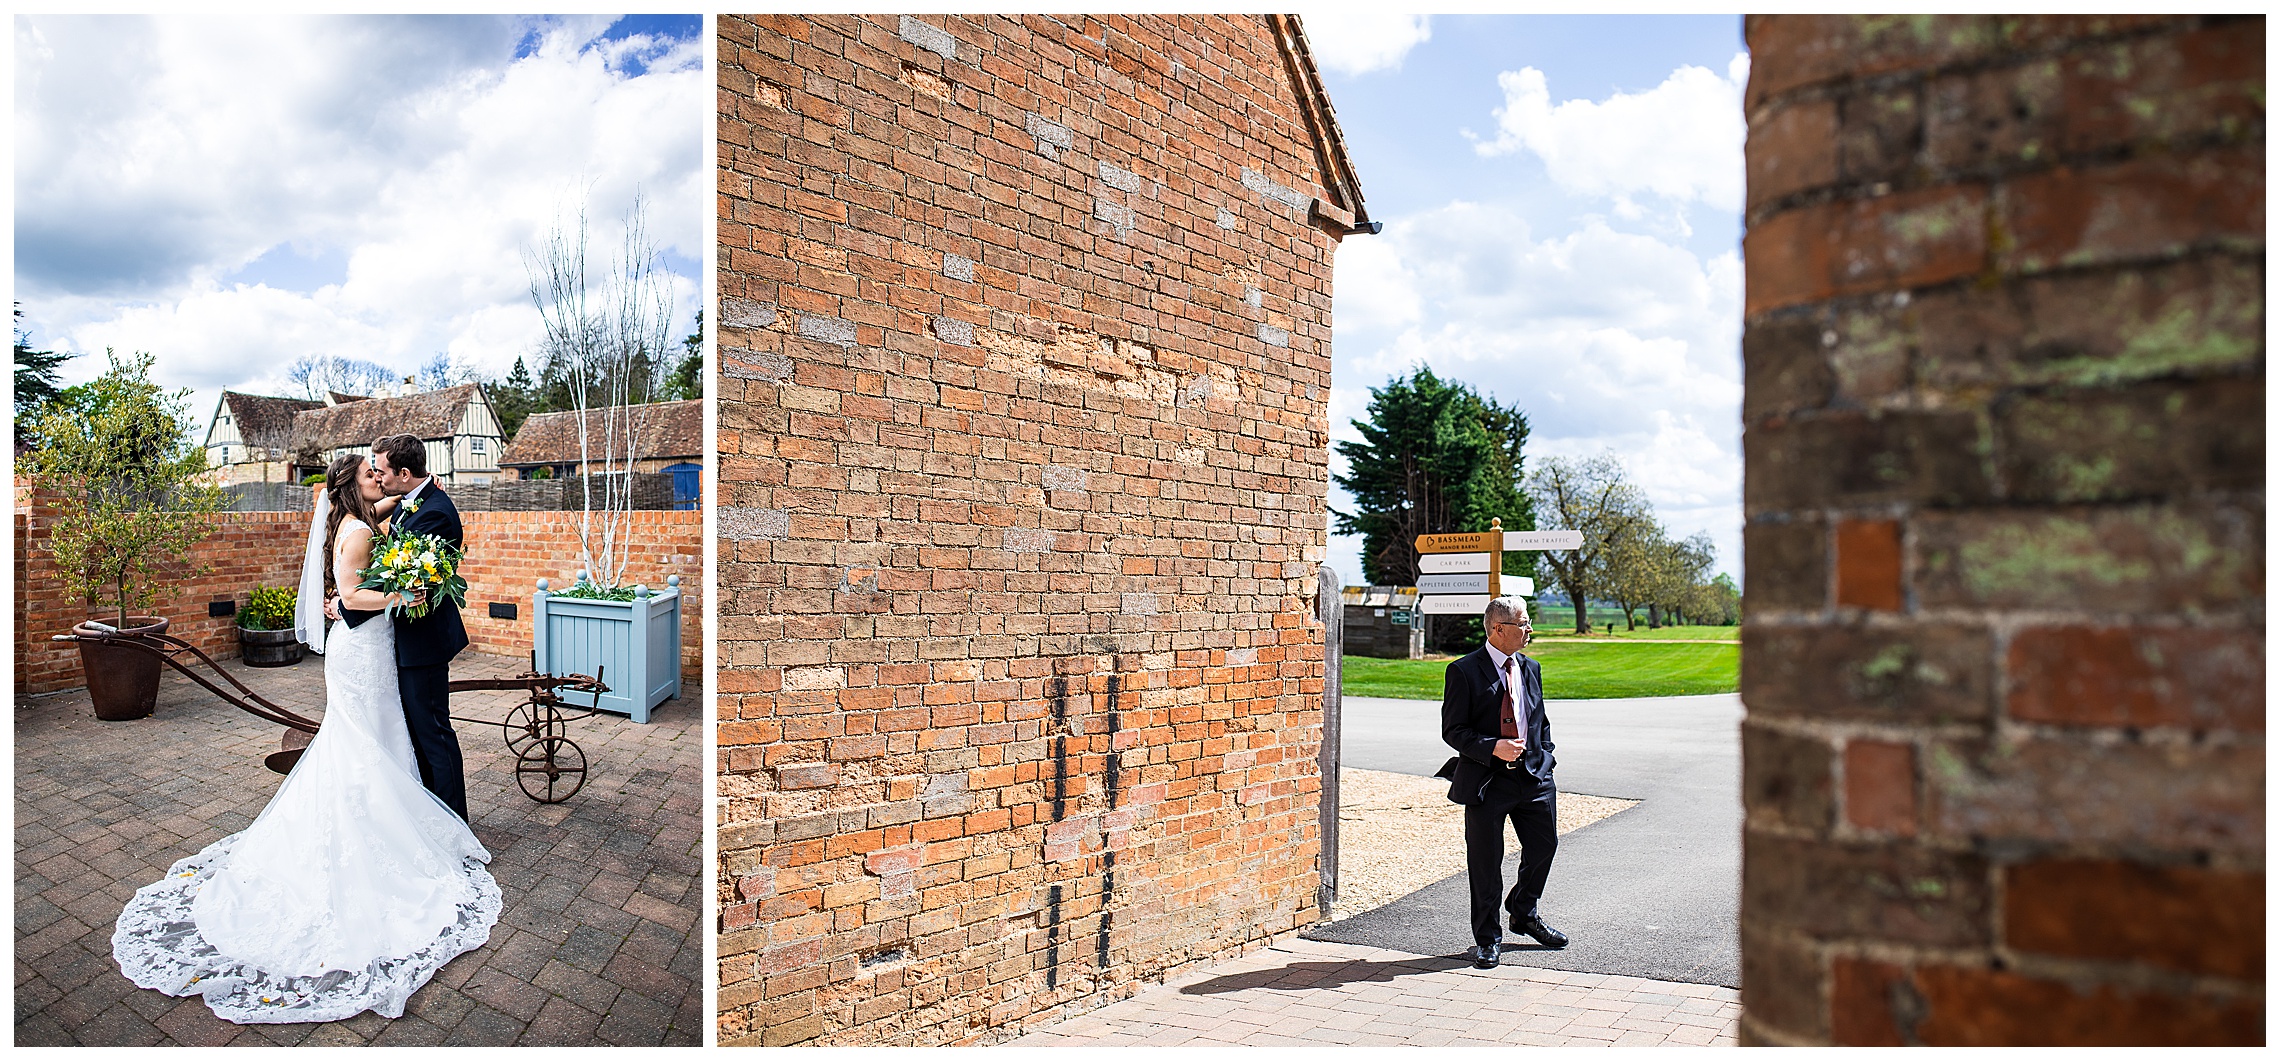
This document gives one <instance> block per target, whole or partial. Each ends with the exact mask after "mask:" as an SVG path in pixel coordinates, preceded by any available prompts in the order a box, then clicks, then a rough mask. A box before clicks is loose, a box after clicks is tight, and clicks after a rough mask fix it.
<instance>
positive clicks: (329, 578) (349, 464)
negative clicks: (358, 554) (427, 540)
mask: <svg viewBox="0 0 2280 1061" xmlns="http://www.w3.org/2000/svg"><path fill="white" fill-rule="evenodd" d="M363 477H364V458H363V457H362V456H360V455H358V454H354V453H351V454H348V455H347V456H345V457H342V458H340V459H339V460H336V461H334V462H332V467H330V468H327V469H325V497H326V498H327V499H329V500H330V501H331V502H332V508H331V510H330V511H328V512H327V513H325V588H326V589H328V590H331V591H332V592H333V593H336V594H337V593H339V592H340V587H339V586H337V585H334V584H333V561H334V560H335V559H337V557H335V556H334V554H333V550H334V549H336V548H338V544H337V543H338V542H339V541H340V523H341V521H342V520H344V519H347V518H348V517H350V516H355V517H356V518H357V519H360V520H363V521H364V525H365V526H367V527H370V528H372V530H373V532H374V533H378V532H379V530H380V513H379V512H378V511H377V510H376V509H374V508H373V507H372V502H370V501H366V500H365V499H364V491H363V489H362V485H363V484H361V483H359V482H358V481H357V480H359V479H361V478H363Z"/></svg>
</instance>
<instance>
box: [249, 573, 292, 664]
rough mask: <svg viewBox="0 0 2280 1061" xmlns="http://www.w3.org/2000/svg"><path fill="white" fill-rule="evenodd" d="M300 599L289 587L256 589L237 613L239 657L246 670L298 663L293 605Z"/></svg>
mask: <svg viewBox="0 0 2280 1061" xmlns="http://www.w3.org/2000/svg"><path fill="white" fill-rule="evenodd" d="M299 596H300V594H299V593H297V592H295V591H294V590H293V589H292V588H291V587H289V586H255V587H253V593H252V595H251V596H249V597H248V598H247V600H246V605H245V607H243V608H240V609H238V655H239V657H240V658H242V659H244V660H245V665H246V666H248V667H290V666H292V665H294V664H296V663H299V662H301V650H302V649H303V648H304V647H305V646H303V645H302V644H301V636H300V633H299V632H298V631H296V630H294V629H293V605H294V602H295V599H296V598H298V597H299Z"/></svg>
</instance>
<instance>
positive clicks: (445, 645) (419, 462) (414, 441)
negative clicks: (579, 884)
mask: <svg viewBox="0 0 2280 1061" xmlns="http://www.w3.org/2000/svg"><path fill="white" fill-rule="evenodd" d="M372 462H373V467H375V468H377V469H379V472H380V487H381V489H383V490H386V491H387V492H389V493H391V494H396V495H399V496H401V497H402V498H403V501H402V502H401V503H400V504H398V505H397V507H396V515H395V519H394V521H393V523H392V524H391V526H392V527H393V528H394V529H396V530H405V531H411V532H413V533H415V534H433V535H435V536H436V537H439V538H442V539H443V540H444V541H447V542H450V543H451V545H452V548H455V549H464V548H466V547H467V546H466V538H465V536H464V533H463V532H462V531H461V529H460V526H459V509H458V508H457V507H456V506H454V505H453V504H452V503H451V495H449V494H446V493H444V492H443V487H442V486H440V485H438V484H437V483H436V481H435V479H434V478H433V477H431V476H429V475H428V468H427V444H426V443H424V442H421V441H420V440H419V438H418V437H417V436H414V435H390V436H388V437H387V438H383V439H381V440H380V441H378V442H375V443H373V444H372ZM466 647H467V627H466V626H465V625H464V624H462V623H461V622H460V621H459V606H458V605H456V604H453V603H452V602H451V599H450V598H448V597H446V598H444V599H442V600H439V601H436V602H435V607H433V608H431V609H429V611H428V613H427V614H426V615H423V616H420V617H419V618H417V619H412V618H407V617H405V616H404V615H403V614H402V613H398V614H397V615H396V680H397V688H398V691H399V692H400V693H401V694H402V696H403V699H404V724H405V726H406V727H407V728H409V729H410V730H411V732H412V757H413V758H414V759H416V760H418V761H419V764H420V783H421V784H423V785H426V786H427V790H428V791H430V792H433V793H435V794H436V798H438V799H441V800H442V801H443V802H444V805H445V806H447V807H450V808H451V810H452V812H453V813H455V814H457V815H459V817H460V818H461V819H462V820H464V819H465V818H466V817H467V777H466V766H465V764H464V762H463V760H462V759H461V758H460V754H459V735H458V734H457V733H454V732H453V731H452V729H451V659H452V657H453V656H457V655H458V654H459V650H460V649H463V648H466Z"/></svg>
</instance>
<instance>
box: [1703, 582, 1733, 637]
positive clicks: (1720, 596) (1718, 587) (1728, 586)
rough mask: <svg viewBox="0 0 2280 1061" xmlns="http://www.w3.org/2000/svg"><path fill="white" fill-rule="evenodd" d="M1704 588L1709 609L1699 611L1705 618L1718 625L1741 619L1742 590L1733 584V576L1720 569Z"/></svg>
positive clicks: (1728, 624) (1726, 624) (1730, 623)
mask: <svg viewBox="0 0 2280 1061" xmlns="http://www.w3.org/2000/svg"><path fill="white" fill-rule="evenodd" d="M1706 588H1707V590H1708V592H1707V593H1706V594H1705V595H1704V596H1705V597H1706V598H1707V599H1708V600H1709V603H1710V609H1711V610H1705V611H1703V612H1702V613H1701V614H1702V615H1703V616H1704V618H1705V619H1707V620H1708V621H1711V622H1715V623H1716V624H1718V625H1719V626H1732V625H1734V624H1735V623H1738V622H1741V621H1742V590H1741V587H1739V586H1736V585H1734V576H1732V575H1729V574H1726V573H1725V572H1723V571H1721V572H1719V573H1718V577H1717V578H1714V579H1711V580H1710V584H1709V586H1708V587H1706Z"/></svg>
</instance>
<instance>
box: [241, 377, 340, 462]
mask: <svg viewBox="0 0 2280 1061" xmlns="http://www.w3.org/2000/svg"><path fill="white" fill-rule="evenodd" d="M222 407H223V408H225V409H228V410H229V412H230V419H231V420H234V421H236V422H237V431H238V438H240V439H243V440H244V441H245V444H246V445H248V446H261V447H264V448H267V449H284V448H286V446H287V445H288V444H289V443H290V442H291V441H292V437H293V416H294V414H295V413H299V412H302V411H304V410H308V409H322V408H324V407H325V403H323V402H315V401H309V400H307V399H303V398H271V397H267V396H264V395H260V394H239V393H238V392H236V391H223V392H222Z"/></svg>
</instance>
